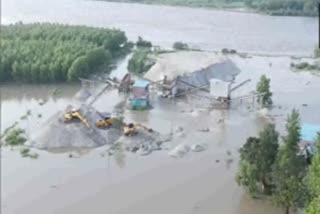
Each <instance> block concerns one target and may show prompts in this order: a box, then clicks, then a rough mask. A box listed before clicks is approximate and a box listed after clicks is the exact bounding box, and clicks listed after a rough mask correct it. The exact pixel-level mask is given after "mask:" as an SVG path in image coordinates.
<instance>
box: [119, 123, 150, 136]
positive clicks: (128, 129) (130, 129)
mask: <svg viewBox="0 0 320 214" xmlns="http://www.w3.org/2000/svg"><path fill="white" fill-rule="evenodd" d="M139 128H141V129H143V130H145V131H147V132H153V129H151V128H147V127H146V126H144V125H142V124H139V123H138V124H134V123H129V124H124V135H125V136H133V135H136V134H137V133H138V129H139Z"/></svg>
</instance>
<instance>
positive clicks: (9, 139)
mask: <svg viewBox="0 0 320 214" xmlns="http://www.w3.org/2000/svg"><path fill="white" fill-rule="evenodd" d="M24 134H25V131H24V130H22V129H19V128H17V129H11V130H10V131H8V133H7V134H6V138H5V143H6V145H9V146H18V145H23V144H24V143H25V142H26V141H27V138H26V137H25V136H24Z"/></svg>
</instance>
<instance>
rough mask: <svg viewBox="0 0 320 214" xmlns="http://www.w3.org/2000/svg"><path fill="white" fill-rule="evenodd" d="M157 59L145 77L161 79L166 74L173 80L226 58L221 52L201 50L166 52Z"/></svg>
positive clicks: (155, 79)
mask: <svg viewBox="0 0 320 214" xmlns="http://www.w3.org/2000/svg"><path fill="white" fill-rule="evenodd" d="M155 59H156V64H155V65H154V66H152V67H151V69H150V70H149V71H148V72H147V73H146V74H145V77H146V78H148V79H150V80H152V81H160V80H162V79H163V77H164V76H167V78H168V80H173V79H175V78H176V77H177V76H179V75H183V74H190V73H192V72H194V71H197V70H201V69H203V68H207V67H208V66H210V65H213V64H216V63H221V62H224V61H225V60H226V59H225V57H223V56H221V55H219V54H216V53H209V52H200V51H179V52H174V53H164V54H160V55H158V56H156V57H155Z"/></svg>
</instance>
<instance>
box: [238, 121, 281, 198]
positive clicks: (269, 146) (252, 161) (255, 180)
mask: <svg viewBox="0 0 320 214" xmlns="http://www.w3.org/2000/svg"><path fill="white" fill-rule="evenodd" d="M278 135H279V134H278V132H277V131H276V130H275V126H274V125H268V126H267V127H266V128H265V129H264V130H262V131H261V132H260V133H259V137H249V138H248V139H247V142H246V143H245V144H244V146H243V147H242V148H241V149H240V158H241V160H240V162H239V171H238V174H237V177H236V180H237V182H238V184H239V185H242V186H245V187H247V189H248V191H249V192H250V194H251V195H253V196H255V197H256V196H259V195H260V194H271V193H272V187H273V183H274V182H273V177H272V166H273V164H274V162H275V160H276V154H277V150H278Z"/></svg>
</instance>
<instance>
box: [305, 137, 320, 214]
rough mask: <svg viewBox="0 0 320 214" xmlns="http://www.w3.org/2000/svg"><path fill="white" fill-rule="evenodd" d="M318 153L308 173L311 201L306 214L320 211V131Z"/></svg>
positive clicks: (317, 144)
mask: <svg viewBox="0 0 320 214" xmlns="http://www.w3.org/2000/svg"><path fill="white" fill-rule="evenodd" d="M316 151H317V152H316V154H315V155H314V156H313V158H312V164H311V166H310V168H309V173H308V179H307V180H308V187H309V190H310V196H311V197H310V203H309V204H308V205H307V207H306V208H305V214H318V213H320V133H319V134H318V139H317V142H316Z"/></svg>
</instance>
